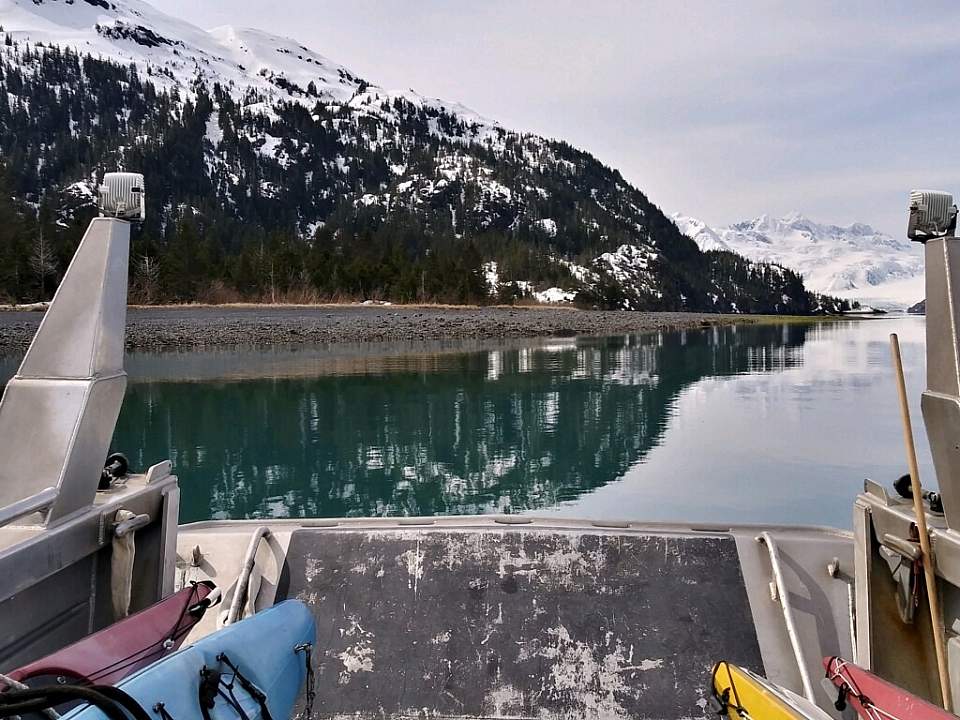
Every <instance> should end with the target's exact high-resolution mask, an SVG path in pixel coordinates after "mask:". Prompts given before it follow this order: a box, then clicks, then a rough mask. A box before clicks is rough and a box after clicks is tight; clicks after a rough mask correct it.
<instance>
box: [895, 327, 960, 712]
mask: <svg viewBox="0 0 960 720" xmlns="http://www.w3.org/2000/svg"><path fill="white" fill-rule="evenodd" d="M890 351H891V353H892V355H893V367H894V371H895V374H896V376H897V394H898V395H899V397H900V419H901V420H902V421H903V443H904V445H905V446H906V451H907V465H908V466H909V468H910V487H911V489H912V492H913V513H914V515H915V516H916V519H917V532H918V533H919V534H920V551H921V558H922V561H923V577H924V580H925V581H926V584H927V601H928V603H929V605H930V622H931V624H932V626H933V645H934V650H935V652H936V655H937V672H938V674H939V676H940V694H941V697H942V699H943V709H944V710H948V711H950V712H953V699H952V698H951V694H950V674H949V672H948V670H947V654H946V649H945V648H944V642H943V616H942V615H941V614H940V595H939V594H938V593H937V576H936V575H934V572H933V555H932V554H931V551H930V534H929V532H928V531H927V512H926V510H925V509H924V507H923V497H922V496H921V488H920V471H919V469H918V468H917V448H916V447H915V446H914V444H913V426H912V425H911V424H910V406H909V405H908V404H907V386H906V383H905V382H904V380H903V360H902V359H901V358H900V339H899V338H898V337H897V334H896V333H891V335H890Z"/></svg>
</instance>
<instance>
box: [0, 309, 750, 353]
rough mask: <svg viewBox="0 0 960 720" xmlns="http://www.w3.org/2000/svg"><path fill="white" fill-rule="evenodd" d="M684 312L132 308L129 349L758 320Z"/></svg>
mask: <svg viewBox="0 0 960 720" xmlns="http://www.w3.org/2000/svg"><path fill="white" fill-rule="evenodd" d="M42 317H43V314H42V313H40V312H20V311H9V312H2V313H0V352H15V351H22V350H24V349H25V348H26V347H27V346H28V345H29V343H30V340H31V339H32V337H33V334H34V333H35V332H36V329H37V326H38V325H39V324H40V320H41V319H42ZM761 319H762V318H759V317H751V316H742V315H716V314H706V313H684V312H650V313H646V312H627V311H599V310H572V309H565V308H543V307H532V308H525V307H514V308H509V307H432V306H399V305H397V306H392V305H391V306H357V305H337V306H322V305H321V306H247V305H243V306H213V307H211V306H177V307H150V308H142V307H138V308H131V309H130V311H129V313H128V316H127V347H128V348H130V349H140V350H147V349H152V350H160V349H175V348H183V347H218V346H219V347H223V346H238V345H247V346H250V345H255V346H259V345H289V344H310V343H341V342H344V343H346V342H350V343H356V342H380V341H408V340H442V339H453V340H456V339H494V338H522V337H573V336H576V335H615V334H618V333H632V332H649V331H657V330H675V329H683V328H700V327H709V326H713V325H732V324H735V323H736V324H743V323H751V322H758V321H760V320H761Z"/></svg>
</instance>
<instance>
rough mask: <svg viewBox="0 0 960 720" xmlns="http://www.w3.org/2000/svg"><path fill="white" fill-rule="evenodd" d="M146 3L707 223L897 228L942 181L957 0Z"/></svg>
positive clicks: (955, 65)
mask: <svg viewBox="0 0 960 720" xmlns="http://www.w3.org/2000/svg"><path fill="white" fill-rule="evenodd" d="M155 4H156V5H157V6H158V7H160V8H161V9H164V10H166V11H168V12H172V13H173V14H177V15H180V16H181V17H183V18H184V19H187V20H190V21H192V22H196V23H198V24H201V25H204V26H208V27H209V26H212V25H217V24H223V23H232V24H239V25H250V26H254V27H260V28H262V29H266V30H270V31H273V32H277V33H281V34H286V35H291V36H294V37H296V38H297V39H298V40H300V41H301V42H304V43H305V44H307V45H310V46H311V47H314V48H315V49H317V50H318V51H319V52H321V53H323V54H325V55H327V56H328V57H331V58H332V59H334V60H336V61H338V62H342V63H344V64H345V65H347V66H348V67H351V68H353V69H354V70H356V71H357V72H359V73H360V74H362V75H363V76H365V77H366V78H367V79H369V80H370V81H372V82H375V83H377V84H381V85H385V86H387V87H415V88H416V89H417V90H419V91H421V92H423V93H425V94H429V95H436V96H439V97H443V98H446V99H449V100H451V101H459V102H462V103H463V104H465V105H467V106H470V107H472V108H474V109H476V110H477V111H479V112H481V113H483V114H484V115H487V116H489V117H493V118H496V119H498V120H500V121H501V122H502V123H504V124H505V125H507V126H511V127H516V128H519V129H529V130H532V131H535V132H538V133H541V134H544V135H547V136H551V137H560V138H564V139H567V140H569V141H571V142H572V143H574V144H576V145H578V146H580V147H583V148H585V149H587V150H590V151H592V152H594V153H595V154H597V155H598V156H599V157H600V158H601V159H602V160H603V161H604V162H606V163H608V164H610V165H613V166H615V167H618V168H620V169H621V170H622V171H623V172H624V175H625V176H626V177H627V178H628V179H630V180H631V181H633V182H635V183H636V184H637V185H638V186H639V187H640V188H641V189H643V190H644V191H645V192H646V193H647V194H648V195H649V196H650V197H651V199H652V200H654V202H657V203H658V204H660V205H661V206H662V207H664V208H665V209H667V210H675V209H678V210H681V209H682V210H683V211H684V212H686V213H689V214H693V215H700V216H702V217H703V218H704V219H705V220H707V221H709V222H711V223H715V224H719V223H727V222H733V221H736V220H739V219H742V218H745V217H752V216H755V215H758V214H760V213H763V212H770V213H781V212H786V211H788V210H790V209H801V210H803V211H804V212H806V213H808V214H810V215H812V216H814V217H816V218H818V219H821V220H822V221H825V222H850V221H853V220H859V221H862V222H868V223H871V224H874V225H876V226H878V227H880V228H881V229H883V230H885V231H887V232H897V233H899V232H901V230H902V228H901V225H902V222H901V220H902V214H903V208H902V204H903V203H902V198H903V197H904V196H905V194H906V192H907V191H908V190H909V189H910V185H911V184H916V183H919V184H924V185H931V184H935V183H934V180H933V179H936V180H937V181H938V182H940V181H942V182H943V183H944V184H945V187H947V188H948V189H949V188H951V187H952V188H954V189H956V190H957V191H958V193H960V183H958V182H957V180H958V179H960V178H958V176H957V174H956V173H954V172H953V170H952V167H951V164H952V163H955V162H956V160H955V158H956V157H957V156H958V151H960V142H958V139H957V132H956V129H955V128H956V122H955V118H956V117H958V116H960V113H958V110H960V108H958V102H960V100H958V98H960V72H958V70H960V44H958V43H957V42H956V40H955V36H956V30H955V28H956V27H958V24H960V22H958V21H960V5H957V4H955V3H924V4H922V6H921V5H919V4H915V3H908V2H893V3H884V4H883V5H882V6H881V5H879V4H877V3H873V2H846V3H842V4H841V3H833V2H819V1H813V2H805V3H795V2H759V0H758V1H757V2H722V1H721V2H716V1H712V2H706V1H701V2H687V3H674V2H615V1H613V0H608V1H607V2H594V3H583V2H573V1H572V0H550V1H547V0H529V1H527V2H520V3H517V2H506V1H505V0H491V1H489V2H485V3H466V2H447V1H445V0H424V1H422V2H417V3H409V2H405V1H401V0H353V1H352V2H350V3H343V2H340V1H339V0H337V1H334V0H286V2H284V3H283V6H284V11H283V12H277V11H276V8H275V7H273V6H270V5H265V4H263V3H260V2H253V1H252V0H251V1H248V2H245V1H243V0H206V1H205V2H204V3H196V2H194V1H193V0H155ZM922 178H927V179H926V180H925V181H922V180H921V179H922Z"/></svg>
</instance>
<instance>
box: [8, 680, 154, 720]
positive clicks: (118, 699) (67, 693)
mask: <svg viewBox="0 0 960 720" xmlns="http://www.w3.org/2000/svg"><path fill="white" fill-rule="evenodd" d="M73 700H83V701H85V702H87V703H89V704H91V705H94V706H95V707H97V708H98V709H99V710H101V711H102V712H103V714H104V715H106V716H107V718H108V719H109V720H128V718H127V715H126V714H125V713H124V710H126V711H127V712H128V713H129V714H130V716H131V717H132V718H133V720H150V718H149V716H148V715H147V714H146V712H144V710H143V708H141V707H140V706H139V705H138V704H137V702H136V701H135V700H134V699H133V698H131V697H130V696H129V695H127V694H126V693H125V692H123V691H122V690H119V689H118V688H114V687H110V686H107V685H95V686H93V687H82V686H79V685H61V686H53V687H42V688H30V689H27V690H11V691H9V692H5V693H2V694H0V718H9V717H12V716H15V715H21V714H23V713H26V712H38V711H43V710H44V709H47V708H51V707H53V706H55V705H60V704H62V703H65V702H70V701H73Z"/></svg>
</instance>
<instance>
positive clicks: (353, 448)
mask: <svg viewBox="0 0 960 720" xmlns="http://www.w3.org/2000/svg"><path fill="white" fill-rule="evenodd" d="M809 332H811V329H810V327H809V326H805V325H784V326H764V327H740V328H722V329H720V328H716V329H708V330H703V331H696V332H681V333H664V334H659V335H645V336H630V337H617V338H607V339H599V340H598V339H590V340H580V339H578V340H554V341H548V342H538V343H534V344H521V345H514V346H505V347H495V348H490V347H487V348H485V349H476V350H473V351H471V352H458V351H455V349H454V348H452V347H447V348H443V349H441V350H434V351H430V352H414V353H410V352H405V353H403V354H399V355H398V354H396V353H394V354H391V353H390V352H389V351H385V350H383V346H378V348H377V349H372V348H368V349H367V350H370V352H357V353H354V354H353V355H352V356H351V355H350V354H349V353H340V354H339V355H337V357H335V358H333V359H331V358H329V357H327V356H326V355H325V354H324V353H322V352H316V351H308V352H306V354H304V355H301V356H300V357H298V358H296V360H295V361H294V360H291V355H290V352H289V351H283V352H278V351H253V352H252V353H250V354H248V355H247V356H246V358H245V360H244V359H242V358H243V356H242V355H241V356H240V357H241V360H237V359H236V357H237V356H236V355H234V360H233V361H232V362H233V364H235V365H240V366H242V367H243V372H241V373H240V375H239V376H240V377H249V376H251V375H257V374H258V373H259V374H261V375H262V374H263V373H275V374H278V375H282V376H280V377H271V378H268V379H264V378H262V377H261V378H260V379H255V380H252V379H244V380H240V381H224V380H215V379H212V378H211V376H210V375H211V373H210V371H209V368H208V369H207V370H204V369H203V367H204V361H203V359H202V358H197V357H196V355H195V354H192V355H191V356H188V357H187V358H183V357H181V359H180V360H181V363H180V365H181V366H182V367H186V366H189V369H188V370H186V376H188V377H195V376H196V377H198V378H203V380H202V381H201V382H184V381H177V380H175V379H174V378H176V377H177V369H176V368H177V362H178V361H177V360H176V358H171V357H167V358H166V360H164V357H162V356H161V357H157V356H146V357H140V358H139V359H138V358H132V359H131V371H132V374H134V375H136V374H138V372H137V371H135V370H134V368H137V367H139V368H140V372H142V371H144V370H145V369H148V368H152V372H153V373H154V378H156V377H162V378H163V379H162V380H158V379H150V378H143V377H141V378H140V379H137V378H136V377H135V378H134V379H135V380H136V381H135V382H133V383H131V386H130V388H129V389H128V393H127V399H126V402H125V404H124V408H123V412H122V415H121V420H120V424H119V427H118V429H117V433H116V436H115V443H114V445H115V447H116V448H118V449H122V450H124V451H126V452H127V453H128V454H129V455H130V456H131V459H132V460H133V463H134V465H136V466H144V465H147V464H149V463H151V462H154V461H156V460H158V459H161V458H165V457H170V458H171V460H173V463H174V466H175V468H176V471H177V473H178V474H179V476H180V481H181V487H182V504H183V509H182V513H181V519H182V520H183V521H190V520H197V519H202V518H208V517H231V518H237V517H261V516H274V517H278V516H279V517H283V516H314V517H329V516H356V515H386V514H389V515H433V514H458V513H486V512H519V511H525V510H534V509H542V508H547V507H553V506H557V505H558V504H562V503H569V502H571V501H574V500H576V499H578V498H581V497H583V496H584V495H585V494H587V493H590V492H591V491H593V490H594V489H596V488H600V487H601V486H604V485H607V484H608V483H611V482H612V481H614V480H616V479H617V478H620V477H622V476H624V474H625V473H627V472H628V470H630V468H632V467H635V466H636V465H637V464H638V463H639V462H640V461H641V460H643V459H644V457H645V456H646V455H647V454H648V453H649V452H650V451H651V449H652V448H654V447H656V446H657V445H658V444H659V443H660V442H661V441H662V438H663V436H664V432H665V430H666V428H667V425H668V423H669V421H670V419H671V417H672V415H673V414H674V409H675V407H676V404H677V401H678V398H679V397H680V395H681V393H683V391H684V390H685V389H687V388H689V387H691V386H693V385H695V384H696V383H698V382H701V381H703V380H704V379H705V378H725V377H730V376H735V375H738V374H742V373H748V374H749V376H751V377H758V376H760V375H763V374H766V373H771V372H775V373H782V372H784V371H787V370H789V369H791V368H796V367H798V366H801V365H802V363H803V360H804V353H803V347H804V343H805V341H806V338H807V335H808V333H809ZM184 359H186V360H188V362H187V363H185V364H184V363H183V362H182V361H183V360H184ZM165 362H166V365H164V363H165ZM138 363H139V365H138ZM208 364H210V363H208ZM214 364H215V363H214ZM226 374H228V375H230V376H231V377H236V375H234V374H233V373H226ZM666 480H667V481H668V482H672V480H673V478H672V477H669V476H668V477H667V478H666ZM612 514H614V515H618V516H624V515H625V514H627V513H625V512H619V513H618V512H613V513H612Z"/></svg>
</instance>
